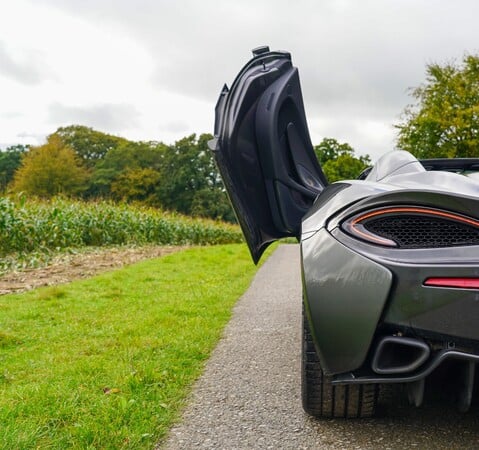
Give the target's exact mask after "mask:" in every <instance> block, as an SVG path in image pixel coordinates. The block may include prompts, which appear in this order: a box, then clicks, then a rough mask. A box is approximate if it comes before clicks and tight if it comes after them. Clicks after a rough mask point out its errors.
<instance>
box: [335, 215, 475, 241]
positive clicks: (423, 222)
mask: <svg viewBox="0 0 479 450" xmlns="http://www.w3.org/2000/svg"><path fill="white" fill-rule="evenodd" d="M341 227H342V229H343V230H344V231H346V232H347V233H348V234H350V235H351V236H354V237H356V238H358V239H361V240H363V241H366V242H369V243H371V244H376V245H381V246H384V247H396V248H410V249H413V248H437V247H453V246H461V245H479V220H476V219H473V218H470V217H466V216H462V215H459V214H456V213H452V212H448V211H442V210H438V209H432V208H426V207H415V206H414V207H413V206H398V207H387V208H386V207H385V208H378V209H375V210H370V211H366V212H361V213H359V214H356V215H354V216H352V217H350V218H349V219H347V220H346V221H345V222H343V223H342V225H341Z"/></svg>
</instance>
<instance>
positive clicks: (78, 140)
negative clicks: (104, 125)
mask: <svg viewBox="0 0 479 450" xmlns="http://www.w3.org/2000/svg"><path fill="white" fill-rule="evenodd" d="M53 135H55V136H58V137H59V138H60V139H61V140H62V141H63V143H64V144H65V145H67V146H69V147H71V148H72V149H73V150H74V151H75V153H76V154H77V155H78V156H79V157H80V158H81V159H82V160H83V161H84V163H85V165H86V166H87V167H93V166H95V165H96V163H97V162H98V161H99V160H102V159H103V158H104V157H105V156H106V154H107V153H108V152H109V151H110V150H113V149H115V148H117V147H118V146H120V145H122V144H125V143H127V142H129V141H128V140H127V139H125V138H122V137H118V136H113V135H111V134H107V133H103V132H101V131H97V130H94V129H93V128H89V127H85V126H83V125H70V126H68V127H60V128H58V130H57V131H55V133H53Z"/></svg>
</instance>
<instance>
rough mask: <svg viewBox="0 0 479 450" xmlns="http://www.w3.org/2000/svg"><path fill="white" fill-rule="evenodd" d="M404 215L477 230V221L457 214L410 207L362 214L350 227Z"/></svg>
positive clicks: (478, 224) (478, 225) (478, 222)
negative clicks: (441, 221)
mask: <svg viewBox="0 0 479 450" xmlns="http://www.w3.org/2000/svg"><path fill="white" fill-rule="evenodd" d="M395 213H396V214H397V213H399V214H404V213H413V214H425V215H430V216H438V217H441V218H445V219H450V220H455V221H457V222H462V223H467V224H468V225H472V226H473V227H478V228H479V220H474V219H469V218H467V217H464V216H460V215H458V214H453V213H448V212H445V211H438V210H436V209H426V208H410V207H399V208H387V209H379V210H377V211H371V212H369V213H366V214H363V215H361V216H358V217H355V218H354V219H353V220H352V221H351V225H352V226H353V227H354V225H356V224H357V223H358V222H362V221H363V220H366V219H370V218H371V217H376V216H381V215H383V214H395Z"/></svg>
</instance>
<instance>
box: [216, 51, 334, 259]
mask: <svg viewBox="0 0 479 450" xmlns="http://www.w3.org/2000/svg"><path fill="white" fill-rule="evenodd" d="M253 55H254V57H253V59H252V60H251V61H249V62H248V64H246V66H245V67H244V68H243V69H242V70H241V72H240V73H239V74H238V76H237V77H236V79H235V81H234V83H233V85H232V87H231V89H230V90H228V88H227V87H226V86H225V87H224V88H223V90H222V92H221V94H220V98H219V100H218V103H217V105H216V120H215V139H214V140H213V141H212V142H211V144H210V147H211V149H212V150H213V151H214V155H215V159H216V163H217V165H218V168H219V170H220V173H221V176H222V178H223V181H224V184H225V187H226V190H227V192H228V195H229V197H230V200H231V203H232V205H233V208H234V210H235V212H236V216H237V218H238V221H239V223H240V225H241V228H242V230H243V233H244V235H245V238H246V241H247V243H248V246H249V249H250V251H251V255H252V257H253V260H254V262H255V263H257V262H258V260H259V259H260V257H261V255H262V253H263V252H264V250H265V249H266V247H267V246H268V245H269V244H270V243H271V242H273V241H275V240H276V239H279V238H282V237H286V236H296V237H298V236H299V233H300V228H301V218H302V217H303V215H304V214H305V213H306V212H307V211H308V210H309V208H310V207H311V205H312V204H313V202H314V199H315V198H316V197H317V195H318V194H319V193H320V192H321V191H322V190H323V188H324V187H325V186H326V185H327V180H326V177H325V176H324V174H323V172H322V170H321V167H320V166H319V163H318V161H317V158H316V155H315V153H314V150H313V146H312V144H311V139H310V137H309V132H308V128H307V124H306V117H305V113H304V106H303V98H302V94H301V86H300V82H299V76H298V69H297V68H296V67H293V65H292V63H291V56H290V54H289V53H286V52H270V51H269V48H268V47H261V48H258V49H256V50H253Z"/></svg>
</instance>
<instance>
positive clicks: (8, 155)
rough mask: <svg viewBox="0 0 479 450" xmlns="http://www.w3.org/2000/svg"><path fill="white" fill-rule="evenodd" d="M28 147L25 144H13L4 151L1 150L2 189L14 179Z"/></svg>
mask: <svg viewBox="0 0 479 450" xmlns="http://www.w3.org/2000/svg"><path fill="white" fill-rule="evenodd" d="M27 149H28V147H26V146H24V145H12V146H11V147H8V148H7V149H6V150H5V151H4V152H0V191H2V192H4V191H5V190H6V188H7V186H8V184H10V182H11V181H12V180H13V175H14V173H15V171H16V170H17V169H18V168H19V167H20V164H21V160H22V155H23V154H24V153H25V152H26V151H27Z"/></svg>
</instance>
